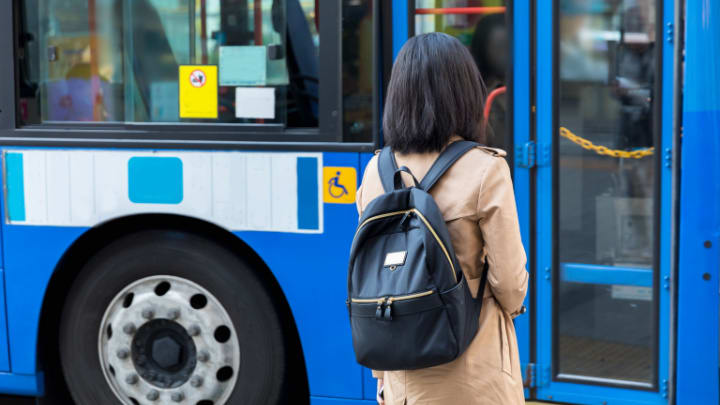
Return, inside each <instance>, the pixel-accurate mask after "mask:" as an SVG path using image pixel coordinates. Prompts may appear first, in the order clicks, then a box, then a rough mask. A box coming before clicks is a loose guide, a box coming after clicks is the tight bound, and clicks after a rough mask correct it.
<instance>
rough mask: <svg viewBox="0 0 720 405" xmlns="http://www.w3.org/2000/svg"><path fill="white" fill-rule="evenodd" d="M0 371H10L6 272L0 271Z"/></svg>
mask: <svg viewBox="0 0 720 405" xmlns="http://www.w3.org/2000/svg"><path fill="white" fill-rule="evenodd" d="M0 300H2V301H0V371H10V357H9V356H10V352H9V348H8V336H7V318H6V316H5V314H6V313H5V271H4V270H3V269H0Z"/></svg>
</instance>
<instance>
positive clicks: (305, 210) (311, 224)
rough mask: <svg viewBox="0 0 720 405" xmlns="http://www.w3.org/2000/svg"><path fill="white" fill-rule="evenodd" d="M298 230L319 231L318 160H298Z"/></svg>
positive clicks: (306, 158)
mask: <svg viewBox="0 0 720 405" xmlns="http://www.w3.org/2000/svg"><path fill="white" fill-rule="evenodd" d="M297 193H298V194H297V197H298V203H297V204H298V206H297V207H298V208H297V209H298V228H300V229H319V228H320V219H319V214H318V204H319V201H318V160H317V159H316V158H309V157H301V158H298V159H297Z"/></svg>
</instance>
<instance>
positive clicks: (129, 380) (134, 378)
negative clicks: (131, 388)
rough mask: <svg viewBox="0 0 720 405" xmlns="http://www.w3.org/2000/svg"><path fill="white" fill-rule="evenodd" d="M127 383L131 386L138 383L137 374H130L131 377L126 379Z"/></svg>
mask: <svg viewBox="0 0 720 405" xmlns="http://www.w3.org/2000/svg"><path fill="white" fill-rule="evenodd" d="M125 382H126V383H128V384H130V385H135V384H137V382H138V376H137V375H136V374H130V375H129V376H127V377H125Z"/></svg>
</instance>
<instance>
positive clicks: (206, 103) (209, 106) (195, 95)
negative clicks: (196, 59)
mask: <svg viewBox="0 0 720 405" xmlns="http://www.w3.org/2000/svg"><path fill="white" fill-rule="evenodd" d="M179 72H180V75H179V78H178V80H179V83H180V86H179V88H180V118H217V117H218V69H217V66H212V65H180V69H179Z"/></svg>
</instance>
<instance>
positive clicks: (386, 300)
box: [350, 290, 435, 321]
mask: <svg viewBox="0 0 720 405" xmlns="http://www.w3.org/2000/svg"><path fill="white" fill-rule="evenodd" d="M434 293H435V290H428V291H423V292H418V293H413V294H407V295H391V296H388V297H380V298H351V299H350V301H351V302H355V303H358V304H362V303H371V302H377V309H376V310H375V318H377V319H381V318H383V319H386V320H388V321H389V320H392V303H393V302H395V301H405V300H411V299H413V298H420V297H426V296H428V295H431V294H434ZM383 304H384V305H385V311H383Z"/></svg>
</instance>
